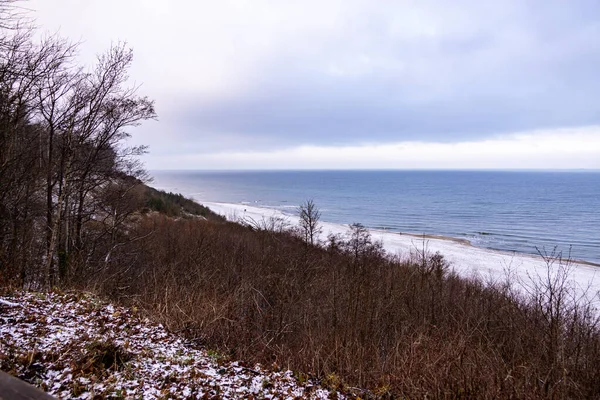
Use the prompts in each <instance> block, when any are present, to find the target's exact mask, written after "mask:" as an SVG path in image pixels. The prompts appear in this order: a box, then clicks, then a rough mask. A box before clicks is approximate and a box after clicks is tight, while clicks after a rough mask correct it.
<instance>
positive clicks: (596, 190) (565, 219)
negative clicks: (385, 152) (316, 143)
mask: <svg viewBox="0 0 600 400" xmlns="http://www.w3.org/2000/svg"><path fill="white" fill-rule="evenodd" d="M152 175H153V176H154V178H155V181H154V183H153V185H154V186H155V187H158V188H161V189H166V190H170V191H176V192H181V193H183V194H184V195H186V196H191V197H194V198H195V199H197V200H200V201H212V202H227V203H248V204H252V205H255V206H259V207H270V208H276V209H279V210H281V211H283V212H286V213H295V210H296V208H297V206H298V205H299V204H300V203H301V202H303V201H304V200H306V199H309V198H312V199H314V201H315V203H316V204H317V205H318V206H319V207H320V209H321V211H322V219H323V220H324V221H329V222H337V223H342V224H348V223H352V222H360V223H362V224H363V225H365V226H367V227H370V228H378V229H388V230H391V231H398V232H409V233H416V234H423V233H425V234H437V235H444V236H451V237H456V238H464V239H468V240H469V241H471V243H472V244H473V245H475V246H480V247H485V248H491V249H496V250H505V251H516V252H523V253H534V254H535V253H537V251H538V250H537V249H539V250H542V251H543V250H544V249H545V250H546V251H551V250H552V249H554V248H555V247H556V248H557V249H558V250H559V251H562V252H563V255H567V254H568V253H569V251H570V254H571V257H572V258H574V259H579V260H586V261H591V262H594V263H600V172H500V171H485V172H484V171H276V172H271V171H270V172H239V171H236V172H198V171H177V172H176V171H168V172H167V171H153V172H152Z"/></svg>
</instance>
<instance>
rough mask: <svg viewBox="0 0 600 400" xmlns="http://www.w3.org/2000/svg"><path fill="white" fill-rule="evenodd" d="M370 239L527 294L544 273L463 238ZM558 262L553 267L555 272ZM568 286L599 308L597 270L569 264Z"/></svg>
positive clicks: (377, 235)
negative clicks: (438, 258) (428, 254)
mask: <svg viewBox="0 0 600 400" xmlns="http://www.w3.org/2000/svg"><path fill="white" fill-rule="evenodd" d="M202 204H204V205H205V206H207V207H209V208H210V209H211V210H213V211H214V212H216V213H218V214H221V215H223V216H225V217H226V218H227V219H228V220H231V221H246V222H250V223H253V222H260V221H268V220H269V219H270V218H282V219H285V220H286V221H287V223H288V224H289V225H290V226H294V225H298V220H299V218H298V217H297V216H296V215H292V214H284V213H282V212H281V211H279V210H275V209H269V208H262V207H254V206H252V205H249V204H231V203H213V202H203V203H202ZM321 226H322V228H323V231H322V233H321V237H320V239H321V240H326V239H327V236H328V235H329V234H341V235H344V234H346V233H347V232H348V226H347V225H342V224H335V223H330V222H321ZM370 232H371V235H372V238H373V240H377V241H381V243H382V244H383V247H384V249H385V250H386V251H387V252H388V253H389V254H394V255H399V256H409V255H410V254H411V253H415V252H418V251H422V250H423V248H425V249H426V250H427V251H429V252H431V253H435V252H440V253H441V254H442V255H443V256H444V257H445V258H446V259H447V260H448V261H449V262H450V264H451V267H452V268H453V269H454V270H455V271H456V272H457V273H459V274H460V275H462V276H465V277H477V278H480V279H482V280H484V281H493V282H505V281H506V280H507V276H510V277H511V282H513V283H514V285H515V287H516V288H518V289H520V290H524V291H527V290H528V288H529V287H530V286H531V284H532V280H534V281H535V280H537V279H539V278H540V277H541V276H544V275H546V274H547V263H546V261H545V260H544V258H543V257H541V256H536V255H530V254H524V253H516V252H515V253H510V252H502V251H496V250H490V249H484V248H479V247H475V246H472V245H471V244H470V243H469V242H468V241H466V240H463V239H454V238H445V237H441V236H435V235H427V236H419V235H414V234H407V233H395V232H387V231H382V230H374V229H371V230H370ZM558 267H559V262H558V261H556V262H554V264H553V270H557V269H558ZM569 269H570V270H569V277H570V279H571V281H570V283H571V284H572V285H573V286H575V287H576V288H577V290H578V292H579V293H581V294H582V295H583V294H585V295H586V297H587V298H589V299H592V298H593V297H596V299H595V300H594V302H595V303H596V304H598V305H600V301H598V297H600V267H599V266H596V265H593V264H591V263H586V262H571V263H570V264H569Z"/></svg>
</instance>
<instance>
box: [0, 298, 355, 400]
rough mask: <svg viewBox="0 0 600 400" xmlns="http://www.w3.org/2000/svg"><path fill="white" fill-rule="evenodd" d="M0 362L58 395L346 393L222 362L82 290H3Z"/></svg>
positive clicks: (261, 396)
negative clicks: (10, 293)
mask: <svg viewBox="0 0 600 400" xmlns="http://www.w3.org/2000/svg"><path fill="white" fill-rule="evenodd" d="M0 368H1V369H2V370H4V371H6V372H8V373H10V374H12V375H15V376H17V377H19V378H21V379H24V380H26V381H28V382H30V383H32V384H34V385H36V386H38V387H40V388H42V389H44V390H45V391H47V392H49V393H50V394H52V395H54V396H56V397H58V398H63V399H92V398H126V399H134V398H135V399H137V398H143V399H165V398H182V399H213V398H218V399H239V398H246V399H327V398H332V397H333V398H340V399H342V398H345V397H344V396H343V395H341V394H340V393H337V392H330V391H329V390H326V389H323V388H321V387H319V386H318V385H316V384H315V383H312V382H310V381H309V382H302V383H301V382H299V381H298V380H297V379H296V378H295V377H294V375H293V374H292V372H290V371H269V370H266V369H264V368H262V367H261V366H260V365H254V366H249V365H246V364H244V363H242V362H219V360H218V358H217V357H215V356H214V355H212V356H211V355H210V354H209V352H207V351H206V350H205V349H202V348H199V347H198V346H195V345H193V344H191V343H187V342H186V341H185V340H184V339H183V338H181V337H178V336H176V335H173V334H171V333H169V332H167V330H166V329H165V328H164V327H163V326H161V325H158V324H154V323H152V322H151V321H149V320H148V319H146V318H144V317H142V316H141V315H140V314H139V313H138V312H137V311H136V310H135V309H127V308H123V307H115V306H113V305H111V304H107V303H104V302H102V301H100V300H98V299H97V298H96V297H94V296H92V295H89V294H81V293H72V294H63V295H61V294H54V293H48V294H43V293H16V294H15V295H13V296H12V297H4V298H3V297H0ZM98 396H100V397H98Z"/></svg>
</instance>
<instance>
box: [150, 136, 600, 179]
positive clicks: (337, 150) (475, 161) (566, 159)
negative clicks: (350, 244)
mask: <svg viewBox="0 0 600 400" xmlns="http://www.w3.org/2000/svg"><path fill="white" fill-rule="evenodd" d="M156 161H157V163H156V164H155V166H154V168H155V169H168V168H169V166H175V167H174V169H217V170H219V169H223V170H228V169H573V168H581V169H600V126H594V127H587V128H580V129H560V130H550V131H533V132H523V133H516V134H511V135H506V136H502V137H497V138H494V139H484V140H477V141H464V142H456V143H441V142H421V141H406V142H394V143H387V144H363V145H353V146H318V145H306V146H297V147H290V148H287V149H282V150H264V151H252V150H248V151H223V152H218V153H210V154H204V155H199V154H198V153H197V152H189V153H187V154H180V155H178V156H177V162H174V160H172V159H170V158H169V157H166V158H163V159H162V160H161V159H158V160H156Z"/></svg>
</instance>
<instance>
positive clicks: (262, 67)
mask: <svg viewBox="0 0 600 400" xmlns="http://www.w3.org/2000/svg"><path fill="white" fill-rule="evenodd" d="M26 6H27V7H28V8H30V9H32V10H33V11H32V13H33V16H34V18H35V19H36V21H37V25H39V26H40V27H41V29H42V31H44V32H56V31H59V32H60V34H61V35H63V36H66V37H68V38H70V39H72V40H74V41H81V46H80V53H81V55H80V57H81V60H82V62H83V63H92V62H93V60H94V56H95V54H97V53H100V52H102V51H103V50H105V49H107V48H108V47H109V46H110V45H111V43H112V42H116V41H119V40H120V41H126V42H127V43H128V44H129V45H130V46H131V47H132V48H133V49H134V54H135V60H134V65H133V67H132V69H131V73H130V75H131V78H132V83H133V82H135V83H142V87H141V89H140V93H141V94H144V95H148V96H149V97H151V98H153V99H155V100H156V106H157V111H158V114H159V121H158V122H148V123H145V124H143V125H142V126H141V127H139V128H136V129H135V130H133V131H132V133H133V138H132V142H133V143H135V144H147V145H149V146H150V154H149V155H148V156H146V157H145V162H146V165H147V167H148V168H149V169H190V168H192V169H238V168H245V169H272V168H276V169H289V168H293V169H296V168H594V169H600V76H599V71H600V39H599V38H600V3H598V2H597V0H590V1H583V0H582V1H578V0H569V1H552V0H539V1H538V0H532V1H523V0H502V1H500V0H493V1H482V0H454V1H447V0H432V1H422V0H421V1H416V0H415V1H402V0H395V1H385V0H378V1H373V0H365V1H361V0H340V1H334V0H318V1H313V0H302V1H276V0H273V1H267V0H251V1H250V0H248V1H229V0H215V1H202V0H169V1H167V0H85V1H82V0H30V1H29V2H27V3H26Z"/></svg>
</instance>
